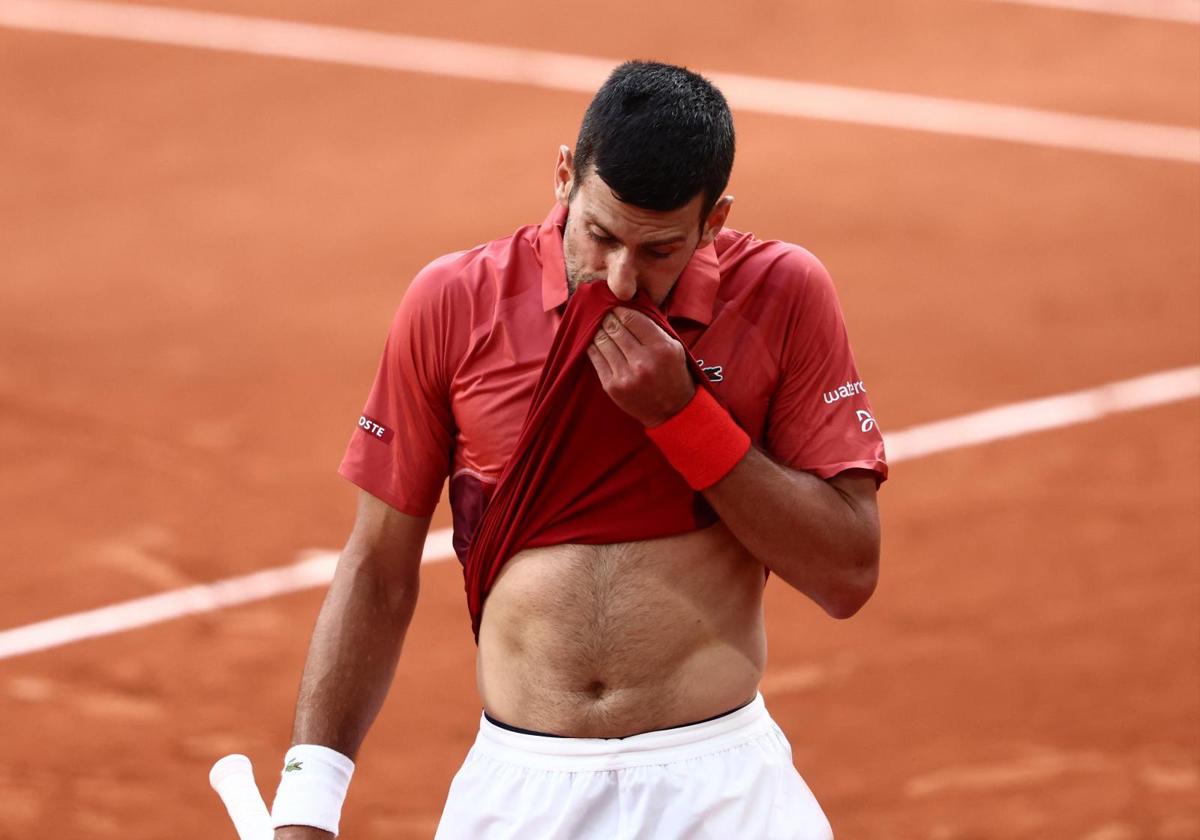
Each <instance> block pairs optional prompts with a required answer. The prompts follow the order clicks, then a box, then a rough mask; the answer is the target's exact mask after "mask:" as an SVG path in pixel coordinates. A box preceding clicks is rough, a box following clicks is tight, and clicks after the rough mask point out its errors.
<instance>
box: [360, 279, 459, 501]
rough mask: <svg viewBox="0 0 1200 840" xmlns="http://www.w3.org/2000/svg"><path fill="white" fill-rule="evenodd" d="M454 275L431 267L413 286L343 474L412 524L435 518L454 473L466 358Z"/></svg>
mask: <svg viewBox="0 0 1200 840" xmlns="http://www.w3.org/2000/svg"><path fill="white" fill-rule="evenodd" d="M453 280H454V274H453V271H452V270H450V269H447V268H446V267H445V266H442V265H441V264H439V263H434V264H432V265H431V266H430V267H428V268H426V270H425V271H422V272H421V273H420V274H418V275H417V277H416V278H415V279H414V280H413V282H412V284H411V285H410V286H409V289H408V291H407V292H406V293H405V295H404V298H403V299H402V300H401V302H400V307H399V309H398V310H397V312H396V317H395V318H394V319H393V321H392V326H391V329H390V331H389V332H388V337H387V342H386V344H385V346H384V351H383V356H382V358H381V359H380V362H379V367H378V370H377V372H376V375H375V382H374V384H373V385H372V386H371V391H370V394H369V395H368V397H367V400H366V404H365V406H364V408H363V412H362V416H361V417H360V418H359V421H358V428H357V429H356V430H355V431H354V432H353V433H352V435H351V439H350V444H349V446H348V447H347V449H346V454H345V457H344V458H343V459H342V463H341V466H340V467H339V469H338V472H340V473H341V474H342V476H344V477H345V478H347V479H349V480H350V481H352V482H353V483H354V484H356V485H358V487H360V488H362V489H363V490H365V491H367V492H368V493H370V494H371V495H373V496H374V497H375V498H376V499H379V500H382V501H384V502H387V504H389V505H390V506H391V507H393V508H395V509H396V510H397V511H401V512H403V513H407V514H409V515H411V516H413V517H417V518H420V517H427V516H429V515H430V514H432V513H433V510H434V508H435V507H436V506H437V502H438V498H439V497H440V495H441V490H442V485H443V484H444V482H445V479H446V475H447V473H448V472H449V469H450V456H451V451H452V449H453V445H454V436H455V421H454V414H453V411H452V409H451V405H450V391H451V379H452V376H453V370H454V368H455V365H456V363H457V359H458V357H459V356H460V355H461V353H462V351H463V340H464V339H463V335H462V332H463V330H462V329H461V328H460V327H456V322H455V320H454V318H453V317H452V316H453V311H454V305H455V301H454V296H455V295H456V294H457V293H458V292H459V290H458V288H457V285H456V284H455V283H454V282H453Z"/></svg>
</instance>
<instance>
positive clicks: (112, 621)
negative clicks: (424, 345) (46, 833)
mask: <svg viewBox="0 0 1200 840" xmlns="http://www.w3.org/2000/svg"><path fill="white" fill-rule="evenodd" d="M1196 397H1200V365H1198V366H1195V367H1186V368H1178V369H1175V370H1168V371H1163V372H1162V373H1155V374H1150V375H1148V376H1139V377H1138V378H1136V379H1126V380H1123V381H1120V382H1113V383H1110V384H1108V385H1101V386H1100V387H1098V388H1090V389H1088V390H1086V391H1076V392H1074V393H1070V394H1062V395H1059V396H1055V397H1046V398H1044V399H1037V400H1028V401H1026V402H1018V403H1011V404H1009V405H1004V406H1000V407H998V408H991V409H987V410H986V411H978V412H975V413H973V414H964V415H962V416H960V417H952V418H950V419H949V420H942V421H939V422H936V423H928V424H925V425H921V426H914V427H913V428H911V429H905V430H903V431H899V432H893V433H891V434H888V435H885V436H884V442H885V444H886V446H887V450H888V461H889V462H890V463H893V464H895V463H898V462H900V461H906V460H910V459H914V458H923V457H926V456H928V455H933V454H936V453H938V452H948V451H950V450H954V449H963V448H965V447H969V446H978V445H981V444H985V443H990V442H992V441H997V440H1004V439H1006V438H1012V437H1017V436H1020V435H1027V434H1032V433H1033V432H1040V431H1045V430H1047V429H1058V428H1062V427H1065V426H1073V425H1076V424H1079V423H1088V422H1091V421H1094V420H1099V419H1100V418H1102V417H1105V416H1108V415H1110V414H1116V413H1119V412H1125V411H1136V410H1138V409H1144V408H1150V407H1152V406H1156V405H1164V404H1167V403H1173V402H1180V401H1182V400H1189V399H1194V398H1196ZM452 557H454V549H453V546H452V544H451V532H450V530H449V529H443V530H438V531H433V532H431V533H430V534H429V537H428V538H427V539H426V541H425V550H424V554H423V555H422V559H421V562H422V563H436V562H440V561H443V560H449V559H451V558H452ZM337 558H338V553H337V552H336V551H318V550H312V551H305V552H302V553H301V555H300V557H299V559H298V560H297V561H296V562H295V563H292V564H291V565H288V566H279V567H276V568H272V569H264V570H263V571H261V572H254V573H252V574H248V575H241V576H238V577H231V578H225V579H224V580H219V581H215V582H214V583H208V584H198V585H196V586H188V587H185V588H183V589H174V590H171V591H168V592H163V593H160V594H158V595H150V596H148V597H145V598H135V599H134V600H131V601H123V602H121V603H119V604H113V605H112V606H108V607H101V608H100V609H96V610H88V611H86V612H78V613H74V614H72V615H65V616H62V617H61V618H52V619H49V620H47V621H39V622H37V623H36V624H27V625H25V626H24V627H15V628H13V629H11V630H5V631H3V632H0V659H8V658H10V657H14V656H20V655H22V654H26V653H33V652H35V651H39V650H47V649H49V648H54V647H59V646H61V645H66V644H70V643H72V642H78V641H82V640H84V639H92V638H96V637H97V636H108V635H111V634H113V633H120V632H122V631H125V630H132V629H134V628H137V627H146V626H148V625H151V624H158V623H160V622H164V621H169V620H171V619H175V618H180V617H182V616H186V615H194V614H196V613H207V612H214V611H216V610H220V609H224V608H226V607H234V606H237V605H239V604H248V603H251V602H254V601H262V600H265V599H267V598H274V597H276V596H279V595H285V594H288V593H291V592H299V591H302V590H305V589H314V588H317V587H321V586H325V585H327V584H328V583H329V581H330V580H332V578H333V570H334V567H335V566H336V565H337Z"/></svg>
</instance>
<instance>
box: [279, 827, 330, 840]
mask: <svg viewBox="0 0 1200 840" xmlns="http://www.w3.org/2000/svg"><path fill="white" fill-rule="evenodd" d="M332 837H333V835H332V834H330V833H329V832H328V831H324V830H322V829H320V828H313V827H312V826H311V825H285V826H284V827H283V828H277V829H275V840H330V838H332Z"/></svg>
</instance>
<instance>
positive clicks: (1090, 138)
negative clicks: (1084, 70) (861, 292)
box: [0, 0, 1200, 163]
mask: <svg viewBox="0 0 1200 840" xmlns="http://www.w3.org/2000/svg"><path fill="white" fill-rule="evenodd" d="M0 26H9V27H13V28H18V29H27V30H36V31H42V32H56V33H65V34H72V35H84V36H92V37H100V38H116V39H121V40H127V41H140V42H144V43H154V44H171V45H175V46H184V47H196V48H199V49H211V50H222V51H226V52H235V53H247V54H251V55H263V56H275V57H280V58H293V59H301V60H305V61H318V62H326V63H332V64H345V65H353V66H357V67H371V68H377V69H384V70H398V71H403V72H410V73H425V74H430V75H436V76H449V77H453V78H458V79H472V80H476V81H484V82H504V83H508V84H517V85H528V86H532V87H540V88H549V89H552V90H568V91H576V92H580V93H593V92H594V91H595V90H596V88H597V87H599V86H600V84H601V83H602V82H603V81H604V79H605V77H607V75H608V73H609V72H610V71H611V70H612V68H613V67H614V66H615V65H616V63H617V62H616V61H615V60H612V59H604V58H591V57H587V56H579V55H568V54H565V53H557V52H544V51H541V50H525V49H517V48H513V47H500V46H488V45H483V44H471V43H467V42H465V41H451V40H445V39H440V38H422V37H417V36H413V35H398V34H391V33H384V32H371V31H367V30H361V29H347V28H344V27H337V26H320V25H315V24H308V23H296V22H290V21H283V20H273V19H268V18H255V17H241V16H234V15H223V14H215V13H211V12H197V11H190V10H183V9H168V8H160V7H151V6H138V5H132V4H112V3H97V2H89V0H0ZM706 73H707V71H706ZM707 75H708V76H709V77H710V78H711V79H712V80H713V81H714V82H716V83H717V85H718V86H719V87H720V88H721V89H722V90H723V91H724V92H725V95H726V97H728V99H729V102H730V104H731V105H732V106H733V108H734V109H735V110H743V111H754V112H758V113H763V114H774V115H780V116H787V117H799V118H806V119H817V120H830V121H834V122H845V123H855V124H859V125H872V126H880V127H885V128H900V129H908V130H913V131H927V132H933V133H936V134H951V135H957V136H963V137H976V138H985V139H990V140H1003V141H1009V142H1013V143H1025V144H1032V145H1036V146H1050V147H1056V148H1066V149H1075V150H1082V151H1091V152H1101V153H1106V154H1115V155H1128V156H1132V157H1140V158H1151V159H1157V160H1169V161H1182V162H1184V163H1200V130H1197V129H1195V128H1192V127H1184V126H1174V125H1159V124H1154V123H1142V122H1131V121H1128V120H1116V119H1109V118H1107V117H1090V116H1084V115H1080V114H1068V113H1062V112H1057V111H1044V110H1038V109H1033V108H1020V107H1016V106H1010V105H992V104H987V103H983V102H969V101H966V100H960V99H945V98H940V97H933V96H919V95H915V94H907V93H891V92H887V91H879V90H868V89H864V88H852V87H841V86H837V85H821V84H814V83H810V82H796V81H789V80H786V79H771V78H765V77H760V76H746V75H740V74H737V73H717V72H712V73H707Z"/></svg>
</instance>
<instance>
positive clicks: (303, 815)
mask: <svg viewBox="0 0 1200 840" xmlns="http://www.w3.org/2000/svg"><path fill="white" fill-rule="evenodd" d="M352 775H354V762H353V761H351V760H350V759H348V758H346V756H344V755H342V754H341V753H340V752H338V751H337V750H331V749H329V747H322V746H320V745H319V744H296V746H294V747H292V748H291V749H290V750H288V751H287V755H286V756H285V757H284V759H283V771H282V772H281V773H280V774H279V777H280V779H279V789H278V790H277V791H276V792H275V804H274V805H272V806H271V823H272V824H273V825H274V827H275V828H279V827H281V826H285V825H310V826H312V827H313V828H320V829H324V830H325V831H328V832H329V833H331V834H333V835H335V836H336V835H337V833H338V820H340V819H341V816H342V802H344V801H345V799H346V789H347V788H349V787H350V777H351V776H352Z"/></svg>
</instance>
